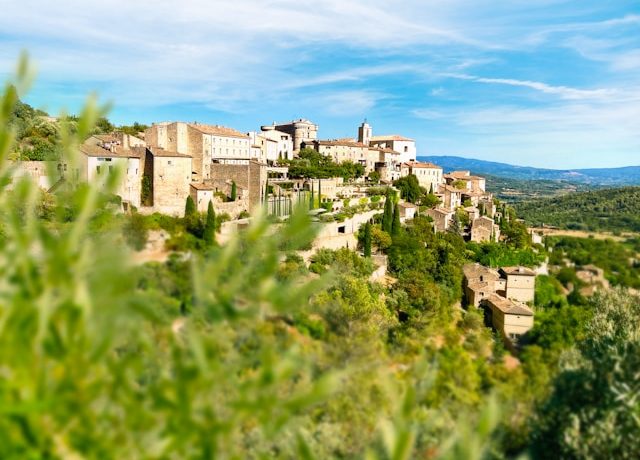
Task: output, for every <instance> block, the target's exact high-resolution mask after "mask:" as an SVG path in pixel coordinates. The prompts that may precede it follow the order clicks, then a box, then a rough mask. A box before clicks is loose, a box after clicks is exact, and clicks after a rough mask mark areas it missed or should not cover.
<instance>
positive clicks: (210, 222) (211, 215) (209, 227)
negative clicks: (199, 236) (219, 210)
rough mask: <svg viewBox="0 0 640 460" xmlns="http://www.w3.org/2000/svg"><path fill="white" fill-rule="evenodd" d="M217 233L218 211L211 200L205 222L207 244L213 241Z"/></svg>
mask: <svg viewBox="0 0 640 460" xmlns="http://www.w3.org/2000/svg"><path fill="white" fill-rule="evenodd" d="M215 233H216V213H215V211H214V210H213V203H212V202H211V201H209V206H208V207H207V219H206V220H205V223H204V233H203V239H204V240H205V241H206V242H207V244H211V243H213V238H214V235H215Z"/></svg>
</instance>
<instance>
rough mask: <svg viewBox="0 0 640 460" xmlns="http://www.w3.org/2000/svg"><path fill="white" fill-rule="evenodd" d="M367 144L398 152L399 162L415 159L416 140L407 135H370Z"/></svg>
mask: <svg viewBox="0 0 640 460" xmlns="http://www.w3.org/2000/svg"><path fill="white" fill-rule="evenodd" d="M369 145H370V146H372V147H380V148H383V149H391V150H393V151H395V152H398V153H400V158H399V159H398V160H399V161H400V162H401V163H406V162H409V161H416V155H417V150H416V141H415V140H413V139H409V138H408V137H404V136H399V135H397V134H392V135H385V136H371V139H370V140H369Z"/></svg>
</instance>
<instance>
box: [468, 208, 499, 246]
mask: <svg viewBox="0 0 640 460" xmlns="http://www.w3.org/2000/svg"><path fill="white" fill-rule="evenodd" d="M474 209H475V208H474ZM499 238H500V226H499V225H497V224H496V223H495V222H494V221H493V219H491V218H489V217H486V216H481V217H478V218H476V219H473V220H472V221H471V241H474V242H476V243H485V242H489V241H498V240H499Z"/></svg>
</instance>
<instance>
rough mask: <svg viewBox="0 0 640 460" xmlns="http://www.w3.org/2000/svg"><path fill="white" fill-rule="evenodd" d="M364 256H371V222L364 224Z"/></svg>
mask: <svg viewBox="0 0 640 460" xmlns="http://www.w3.org/2000/svg"><path fill="white" fill-rule="evenodd" d="M363 245H364V256H365V257H371V224H370V223H369V222H367V223H366V224H364V243H363Z"/></svg>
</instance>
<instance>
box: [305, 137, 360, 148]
mask: <svg viewBox="0 0 640 460" xmlns="http://www.w3.org/2000/svg"><path fill="white" fill-rule="evenodd" d="M315 142H317V143H318V145H324V146H327V147H360V148H367V147H368V145H365V144H363V143H361V142H355V141H353V140H351V141H349V140H341V139H334V140H332V141H315Z"/></svg>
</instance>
